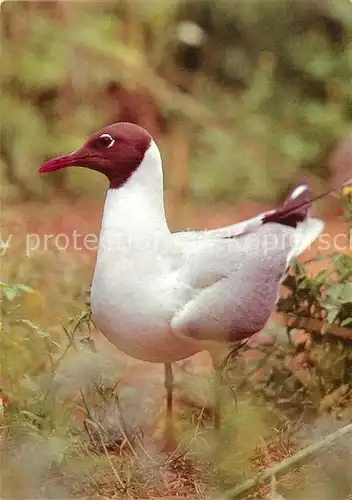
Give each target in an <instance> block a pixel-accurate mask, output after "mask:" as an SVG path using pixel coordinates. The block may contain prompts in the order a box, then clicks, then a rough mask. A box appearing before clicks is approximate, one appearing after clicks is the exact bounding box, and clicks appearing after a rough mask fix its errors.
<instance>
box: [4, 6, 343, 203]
mask: <svg viewBox="0 0 352 500" xmlns="http://www.w3.org/2000/svg"><path fill="white" fill-rule="evenodd" d="M342 4H343V2H338V3H336V2H332V3H329V2H319V3H317V2H315V3H313V4H311V5H310V7H309V8H308V7H307V6H306V4H305V3H304V2H292V1H291V0H285V1H282V2H280V3H278V2H262V1H259V0H255V1H251V2H244V1H236V2H230V1H221V2H218V1H216V2H215V1H212V0H208V1H206V2H198V3H195V4H192V3H188V2H180V1H174V2H165V5H164V3H163V5H161V3H160V2H159V1H157V0H154V1H152V2H139V1H138V2H134V3H133V8H131V5H130V4H129V2H120V3H119V4H115V3H113V2H103V4H101V5H100V4H99V5H98V4H97V3H94V2H93V3H84V4H81V3H79V2H78V3H77V2H73V3H72V2H71V3H69V2H55V3H52V4H51V5H50V6H49V5H48V4H45V3H44V4H40V3H26V2H4V4H3V5H2V49H3V50H2V51H1V63H2V75H1V84H2V92H1V97H0V108H1V114H2V137H1V140H2V146H1V150H2V155H1V156H2V160H1V162H2V167H3V173H2V177H3V179H4V180H6V181H7V186H8V189H7V190H4V192H3V196H5V197H10V198H11V197H12V196H13V195H14V194H16V192H17V194H19V193H20V194H25V195H27V196H30V195H33V194H35V195H40V194H43V184H42V183H43V182H46V183H54V184H55V183H57V184H58V185H59V187H60V188H63V187H65V189H66V188H68V189H70V188H71V187H72V186H75V187H78V188H79V191H80V192H86V193H95V186H96V184H95V182H94V181H95V177H94V178H93V174H92V176H90V175H89V174H87V173H85V174H82V173H81V172H80V173H79V174H75V175H74V174H72V172H69V173H68V174H65V173H63V172H61V173H58V175H57V176H52V177H51V179H50V180H48V178H46V179H45V180H38V179H37V176H36V174H35V173H36V171H37V168H38V166H39V165H40V163H41V162H42V161H43V160H44V159H45V158H47V157H49V156H53V155H56V154H58V153H60V152H62V151H70V150H72V149H75V148H76V147H77V145H78V144H79V143H80V142H81V141H82V140H83V138H84V137H85V136H86V134H87V133H88V132H91V131H92V130H93V129H96V128H97V127H98V126H99V125H100V124H103V123H106V122H108V121H111V120H112V119H116V118H118V116H119V112H120V108H121V106H123V105H124V102H123V101H119V98H117V97H115V98H113V99H111V98H110V97H108V94H109V93H108V89H109V85H110V84H111V83H114V84H115V83H118V84H120V85H122V86H123V87H124V88H125V89H129V90H134V89H137V90H138V89H140V88H143V89H144V90H145V91H146V92H147V95H150V96H152V97H151V100H152V101H153V102H154V104H155V106H156V108H157V110H158V113H159V115H160V117H163V118H164V119H166V122H167V124H168V125H169V129H172V124H173V123H174V118H175V117H176V118H177V119H178V118H179V116H180V115H181V116H183V117H184V119H185V120H186V121H187V122H189V125H190V127H187V130H190V128H191V129H192V132H193V133H192V135H191V136H189V140H190V139H191V137H192V144H191V158H190V166H191V176H190V193H191V194H193V195H194V196H195V197H196V198H197V199H200V198H203V197H207V199H208V200H209V198H212V197H213V198H214V199H219V198H221V199H226V198H227V199H231V200H233V197H234V195H235V196H236V198H237V199H239V198H241V197H242V196H246V197H248V196H250V197H255V198H261V199H267V198H269V197H272V194H273V193H276V194H278V195H279V194H281V193H282V191H284V190H285V189H286V187H287V185H288V184H291V183H292V179H293V178H295V177H297V176H299V175H301V174H302V173H306V172H305V169H306V168H308V166H309V170H310V171H312V169H313V173H315V174H316V175H318V176H319V177H324V178H326V177H327V176H328V173H329V172H328V169H327V166H326V165H325V164H324V161H323V162H319V163H318V164H317V163H316V159H317V158H318V157H320V156H321V155H322V153H324V151H326V149H329V148H330V146H332V145H334V144H335V143H336V141H337V140H338V139H339V138H340V137H342V136H344V135H346V133H348V132H349V121H348V120H349V111H348V110H349V104H350V102H351V86H350V68H351V61H350V56H349V45H348V43H349V38H350V36H349V35H350V32H351V22H350V16H349V15H348V13H349V9H350V5H349V4H348V2H345V4H343V5H342ZM180 19H193V20H194V21H195V22H197V23H199V24H200V25H201V26H204V29H205V31H206V37H205V45H204V48H203V57H202V61H201V67H200V69H199V70H198V71H193V72H192V71H188V72H185V71H184V68H183V67H182V64H180V63H179V62H178V60H177V57H176V54H177V51H178V45H177V37H176V33H177V26H178V23H179V20H180ZM161 34H162V36H161ZM288 34H289V36H287V35H288ZM174 82H183V83H182V86H184V87H185V88H186V89H187V95H186V94H183V93H180V91H179V89H178V87H177V86H176V85H175V83H174ZM166 90H167V91H166ZM185 95H186V96H187V97H188V98H189V99H188V100H180V99H179V97H184V96H185ZM132 102H133V100H132ZM136 106H140V103H139V101H136ZM204 109H205V110H206V109H208V110H210V111H212V113H213V115H212V116H213V119H208V118H209V115H208V114H207V113H203V111H204ZM201 110H203V111H201ZM171 111H172V112H171ZM174 111H177V112H176V113H174ZM146 113H148V111H147V109H146ZM170 125H171V127H170ZM187 137H188V133H187ZM14 188H16V190H17V191H15V192H14V191H13V190H14Z"/></svg>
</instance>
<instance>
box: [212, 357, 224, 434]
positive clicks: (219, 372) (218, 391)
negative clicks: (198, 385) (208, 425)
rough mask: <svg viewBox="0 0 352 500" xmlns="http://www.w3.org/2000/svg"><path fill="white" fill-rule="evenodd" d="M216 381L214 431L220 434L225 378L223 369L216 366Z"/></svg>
mask: <svg viewBox="0 0 352 500" xmlns="http://www.w3.org/2000/svg"><path fill="white" fill-rule="evenodd" d="M214 370H215V381H214V391H215V395H214V429H215V430H216V432H220V427H221V400H222V397H221V396H222V385H223V377H222V367H221V365H217V366H216V365H215V364H214Z"/></svg>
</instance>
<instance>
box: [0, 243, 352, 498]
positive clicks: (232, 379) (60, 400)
mask: <svg viewBox="0 0 352 500" xmlns="http://www.w3.org/2000/svg"><path fill="white" fill-rule="evenodd" d="M21 248H22V247H21V245H20V244H19V245H18V246H17V247H13V248H12V249H11V252H9V253H7V254H6V256H5V263H6V268H5V270H6V273H4V277H3V279H4V282H5V283H6V284H5V283H3V284H2V298H1V300H2V303H1V306H2V333H1V344H2V345H1V352H2V373H1V401H2V411H1V428H0V438H1V453H2V471H1V474H2V477H1V479H2V481H1V496H2V498H31V497H35V498H38V497H40V498H51V497H52V498H68V497H79V496H82V495H84V496H88V497H89V496H91V497H93V496H95V495H101V496H105V497H107V498H135V499H141V498H156V497H168V496H172V495H174V496H176V497H184V498H192V497H194V498H200V499H203V498H204V499H205V498H214V496H215V495H217V494H218V493H219V492H221V491H225V490H226V489H227V488H229V487H231V486H233V485H235V484H239V483H241V482H242V481H243V480H244V479H245V478H246V477H249V476H250V475H251V474H252V473H253V472H254V471H259V470H262V469H265V468H267V467H268V466H270V465H273V464H274V463H277V462H280V461H281V460H282V459H284V458H286V457H288V456H291V455H292V454H294V453H295V452H296V451H297V450H298V449H299V448H300V447H301V446H302V445H303V444H304V443H306V442H310V441H311V440H313V441H315V440H317V439H319V438H320V436H323V435H325V434H326V433H327V432H328V429H330V428H331V426H336V425H337V424H336V421H338V420H339V419H342V418H349V417H348V416H347V417H346V415H347V413H341V411H340V410H341V406H339V405H340V404H342V400H343V399H344V398H345V403H343V404H345V406H346V407H347V409H348V405H349V403H348V401H349V399H348V394H349V393H348V391H350V390H351V388H350V382H347V384H346V383H345V385H347V389H346V392H345V393H344V394H342V395H341V397H340V398H339V399H338V404H336V402H335V400H334V401H333V404H330V406H329V405H328V404H327V400H326V399H325V400H324V397H326V396H330V397H333V395H334V392H333V391H332V390H331V387H330V386H329V385H328V384H327V385H326V390H325V392H324V393H321V394H320V395H319V398H318V400H317V403H316V405H315V408H316V411H315V413H314V415H313V414H312V413H310V414H309V418H306V419H305V420H303V417H302V415H303V414H304V411H303V410H304V409H305V408H306V407H307V406H309V405H308V400H309V398H311V393H312V391H309V390H308V391H306V392H304V393H302V391H301V392H300V393H299V394H300V400H299V404H298V405H297V404H295V403H294V400H291V401H289V400H288V398H287V387H286V384H283V382H282V376H281V379H280V378H275V377H274V378H273V368H274V367H276V372H275V373H276V377H279V375H280V374H281V375H282V373H283V378H284V380H285V382H287V381H288V380H289V378H290V377H287V374H285V373H286V372H284V371H283V368H282V365H283V364H284V362H285V355H290V356H292V354H294V355H300V356H301V355H302V346H298V345H287V346H286V347H284V348H281V350H282V349H284V351H285V352H284V356H283V357H281V358H280V356H276V355H275V349H274V348H273V346H271V347H266V348H264V351H265V355H266V354H267V352H268V350H269V351H270V352H269V357H268V358H265V365H264V364H263V360H264V357H263V356H262V355H261V356H259V357H257V358H253V356H252V358H251V357H250V356H247V354H245V355H243V356H241V357H240V358H237V360H236V363H235V364H233V365H232V366H229V367H227V369H226V372H225V373H226V374H227V378H228V381H229V384H230V385H231V386H233V387H234V388H235V393H236V397H234V396H233V394H232V393H230V392H229V394H228V397H227V398H226V400H227V406H226V408H225V409H224V417H223V429H222V432H221V435H220V436H216V435H215V434H214V432H213V429H212V398H213V392H212V376H211V374H208V373H204V370H200V365H199V364H197V361H195V362H194V364H193V369H191V370H190V369H189V367H190V366H191V367H192V365H190V362H188V361H187V362H185V363H179V364H178V367H177V369H176V384H177V387H176V420H177V426H178V436H179V446H178V447H177V449H176V450H175V451H174V452H173V453H171V454H164V453H162V452H160V451H159V450H158V447H157V446H156V443H157V440H158V436H159V435H160V434H161V432H162V422H163V416H164V413H163V411H164V406H163V404H164V400H163V396H164V392H163V387H162V381H161V380H160V378H159V377H160V372H157V371H153V370H154V368H155V367H153V365H147V366H146V368H145V371H144V372H143V371H138V370H141V368H140V365H137V364H134V362H131V361H130V360H127V359H126V358H125V357H123V356H120V355H119V354H118V353H117V351H116V350H112V349H111V348H108V349H106V348H105V347H104V343H102V342H101V338H100V336H99V334H98V333H97V332H96V331H95V329H94V325H92V324H91V322H90V318H89V309H87V306H86V303H85V291H86V289H87V288H88V286H89V282H90V277H91V265H90V264H89V260H87V259H85V258H84V257H83V256H82V255H77V254H72V253H71V252H55V251H54V249H50V250H49V251H47V252H36V253H33V255H31V256H30V257H28V258H26V259H23V255H22V254H21ZM300 271H302V269H301V270H300ZM8 283H10V285H9V284H8ZM18 283H20V285H18ZM21 283H23V284H24V285H21ZM300 283H301V284H302V283H303V281H302V280H300ZM298 293H299V291H298V292H297V294H298ZM296 298H297V297H296ZM343 308H344V309H343V311H344V312H345V311H346V308H345V306H344V305H343ZM338 313H339V314H340V310H339V311H338ZM344 320H346V318H344ZM274 330H275V332H276V333H279V332H280V330H279V328H278V327H274ZM329 345H330V350H331V353H334V356H335V354H336V352H335V351H336V349H338V347H336V345H334V344H329ZM314 349H317V350H319V349H320V347H319V345H318V344H317V345H315V346H313V348H312V346H309V345H307V346H306V347H305V350H303V351H304V352H305V351H307V352H309V353H310V354H312V353H313V352H314ZM347 349H348V348H347ZM307 352H305V353H306V354H307ZM251 354H253V353H252V352H251ZM325 354H326V353H325ZM337 354H338V355H340V354H341V353H340V352H339V353H337ZM349 356H350V350H348V351H346V355H345V356H344V362H346V363H347V362H348V359H349ZM335 357H336V356H335ZM337 357H338V356H337ZM319 359H320V358H319ZM325 362H326V356H325V361H324V363H325ZM333 362H334V363H335V361H333ZM129 363H131V365H130V366H131V367H132V370H130V371H129V372H128V366H129V365H128V364H129ZM198 363H199V362H198ZM335 365H336V363H335ZM285 366H286V368H287V365H285ZM319 366H320V365H319ZM339 366H340V365H339ZM336 367H337V368H338V366H337V365H336ZM337 368H336V370H337ZM306 369H308V368H307V367H306ZM339 369H341V366H340V368H339ZM126 370H127V379H126ZM258 370H261V371H259V374H261V377H262V378H261V379H260V378H259V379H258V378H256V377H255V375H258ZM263 370H264V371H263ZM265 370H266V371H265ZM324 370H325V372H324V377H326V375H327V373H328V372H329V368H328V367H325V368H324ZM128 373H130V374H132V375H133V374H134V378H133V377H130V375H128ZM250 373H252V376H249V374H250ZM145 374H148V377H149V376H150V378H146V377H145V376H144V375H145ZM149 374H150V375H149ZM266 376H269V377H271V378H270V380H271V382H270V384H267V383H266V384H264V383H263V380H264V379H265V377H266ZM294 377H296V378H297V377H298V375H297V371H293V372H292V373H291V378H294ZM339 377H340V375H339V374H338V370H337V371H335V372H334V380H337V379H339ZM320 380H322V379H321V377H320ZM291 381H292V380H291ZM295 383H296V382H295ZM263 384H264V385H265V388H266V389H268V388H269V389H270V390H271V391H272V394H271V396H270V397H269V395H268V394H266V393H265V391H264V390H263ZM283 387H285V390H286V393H284V391H283ZM295 387H296V386H295V384H293V386H292V387H291V385H290V384H289V389H290V390H292V396H293V395H294V394H295V393H296V392H297V391H296V390H295ZM324 387H325V386H324ZM334 390H336V387H335V386H334ZM278 394H280V396H279V398H278ZM335 396H336V394H335ZM280 398H281V400H282V399H284V398H286V403H285V404H286V406H288V407H289V408H288V409H289V410H290V411H292V409H295V412H294V416H293V414H292V413H291V414H290V411H286V409H285V405H283V406H280V405H278V404H277V403H278V401H279V400H280ZM323 402H324V403H326V404H325V407H324V408H322V407H321V405H322V403H323ZM336 408H337V409H338V408H340V410H336ZM332 409H333V411H332ZM335 410H336V411H335ZM312 435H313V438H312ZM350 453H351V446H350V444H349V443H347V442H346V443H344V444H343V445H339V447H337V449H334V450H333V451H331V452H329V453H324V454H323V455H321V456H319V457H318V458H317V459H316V460H314V461H313V462H312V463H311V464H309V465H308V466H304V467H302V468H300V469H299V470H298V471H295V472H292V473H289V474H288V475H286V476H285V477H284V478H283V479H282V480H281V481H280V485H279V490H280V492H281V493H282V494H283V495H284V496H285V499H286V500H298V499H306V498H307V499H309V500H311V499H312V498H315V497H317V498H322V499H324V500H332V499H333V498H334V499H336V500H346V499H347V495H348V493H349V491H350V484H349V481H350V479H351V478H350V472H349V470H348V461H349V457H350ZM327 463H328V464H329V470H331V471H332V473H328V474H327V472H326V464H327ZM334 475H335V477H336V478H338V480H337V481H336V480H335V478H334ZM269 489H270V486H266V487H263V488H262V489H260V490H259V491H258V492H256V493H255V494H254V495H252V496H251V497H250V498H253V499H263V498H265V495H267V494H268V492H269ZM314 495H315V496H314ZM329 495H330V497H329ZM331 495H332V496H331Z"/></svg>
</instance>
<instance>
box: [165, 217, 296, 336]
mask: <svg viewBox="0 0 352 500" xmlns="http://www.w3.org/2000/svg"><path fill="white" fill-rule="evenodd" d="M293 232H294V230H293V229H292V228H287V227H284V226H280V225H278V224H267V225H265V226H262V227H261V228H260V229H259V230H257V231H256V232H255V233H253V234H244V235H243V236H241V237H240V238H235V239H233V240H231V239H227V240H217V241H214V242H213V243H211V242H208V244H205V243H204V244H203V246H201V245H199V248H198V249H197V250H196V251H195V250H194V249H195V246H194V247H193V251H192V252H191V253H190V255H189V256H188V259H187V261H186V262H185V265H184V266H183V268H182V269H181V270H180V279H181V280H182V281H183V282H186V281H187V280H188V284H189V285H190V286H191V287H192V288H193V290H194V295H193V298H192V299H191V300H190V301H189V302H188V303H187V304H186V305H185V306H184V307H183V308H182V310H180V311H178V313H177V314H175V316H174V317H173V319H172V322H171V327H172V329H173V332H174V333H175V334H176V335H181V336H186V337H191V338H196V339H199V340H218V341H223V342H233V341H236V340H241V339H243V338H246V337H249V336H250V335H252V334H253V333H255V332H257V331H259V330H260V329H261V328H263V326H264V325H265V323H266V321H267V319H268V318H269V316H270V314H271V312H272V310H273V308H274V306H275V303H276V301H277V299H278V295H279V288H280V282H281V280H282V277H283V276H284V274H285V272H286V270H287V266H288V260H287V259H288V255H289V253H290V251H291V250H292V245H293V240H292V235H293Z"/></svg>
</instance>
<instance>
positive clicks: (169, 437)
mask: <svg viewBox="0 0 352 500" xmlns="http://www.w3.org/2000/svg"><path fill="white" fill-rule="evenodd" d="M164 366H165V389H166V428H165V448H168V449H171V448H173V447H175V443H176V439H175V426H174V419H173V412H172V409H173V388H174V376H173V373H172V365H171V363H165V364H164Z"/></svg>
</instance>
